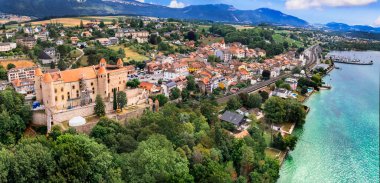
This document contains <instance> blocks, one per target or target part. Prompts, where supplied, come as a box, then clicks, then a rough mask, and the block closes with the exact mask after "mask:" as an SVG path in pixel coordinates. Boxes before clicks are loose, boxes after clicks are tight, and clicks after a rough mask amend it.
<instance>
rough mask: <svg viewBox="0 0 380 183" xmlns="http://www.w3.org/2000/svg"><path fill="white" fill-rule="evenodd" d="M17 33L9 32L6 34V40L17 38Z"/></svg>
mask: <svg viewBox="0 0 380 183" xmlns="http://www.w3.org/2000/svg"><path fill="white" fill-rule="evenodd" d="M15 35H16V33H15V32H7V33H5V38H7V39H9V38H12V37H15Z"/></svg>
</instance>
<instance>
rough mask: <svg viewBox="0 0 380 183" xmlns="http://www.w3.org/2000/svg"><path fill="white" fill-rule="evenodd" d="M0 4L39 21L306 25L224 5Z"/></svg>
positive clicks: (118, 1) (83, 0)
mask: <svg viewBox="0 0 380 183" xmlns="http://www.w3.org/2000/svg"><path fill="white" fill-rule="evenodd" d="M0 4H1V6H0V11H1V12H4V13H12V14H23V15H28V16H34V17H39V18H43V17H49V16H70V15H71V16H77V15H110V14H131V15H145V16H155V17H163V18H169V17H170V18H181V19H200V20H211V21H219V22H233V23H252V24H260V23H268V24H274V25H290V26H298V27H299V26H306V25H308V23H307V22H306V21H304V20H302V19H299V18H297V17H294V16H291V15H286V14H284V13H282V12H280V11H276V10H272V9H268V8H261V9H256V10H238V9H236V8H235V7H233V6H230V5H226V4H212V5H192V6H187V7H184V8H169V7H166V6H161V5H155V4H148V3H141V2H138V1H135V0H0Z"/></svg>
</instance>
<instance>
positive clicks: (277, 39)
mask: <svg viewBox="0 0 380 183" xmlns="http://www.w3.org/2000/svg"><path fill="white" fill-rule="evenodd" d="M273 39H274V41H275V42H276V43H283V42H285V41H286V42H288V43H289V45H291V44H295V45H297V47H302V43H301V42H299V41H296V40H294V39H290V38H289V37H284V36H282V35H280V34H274V35H273Z"/></svg>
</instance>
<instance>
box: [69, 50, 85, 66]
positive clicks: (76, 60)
mask: <svg viewBox="0 0 380 183" xmlns="http://www.w3.org/2000/svg"><path fill="white" fill-rule="evenodd" d="M76 50H77V51H79V52H80V53H81V54H80V55H79V57H77V58H75V61H73V62H71V64H70V66H69V68H68V69H71V67H73V64H75V63H77V62H78V60H79V59H80V58H82V57H83V55H84V52H83V51H82V50H81V49H79V48H76Z"/></svg>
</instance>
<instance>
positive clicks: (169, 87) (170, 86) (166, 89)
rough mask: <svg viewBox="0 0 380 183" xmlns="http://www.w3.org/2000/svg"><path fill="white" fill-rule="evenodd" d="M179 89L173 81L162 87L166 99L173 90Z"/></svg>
mask: <svg viewBox="0 0 380 183" xmlns="http://www.w3.org/2000/svg"><path fill="white" fill-rule="evenodd" d="M176 87H177V84H176V83H175V82H174V81H172V80H169V81H168V82H166V83H165V84H162V85H161V88H162V90H163V93H164V95H165V96H166V97H169V96H170V91H171V90H172V89H173V88H176Z"/></svg>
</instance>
